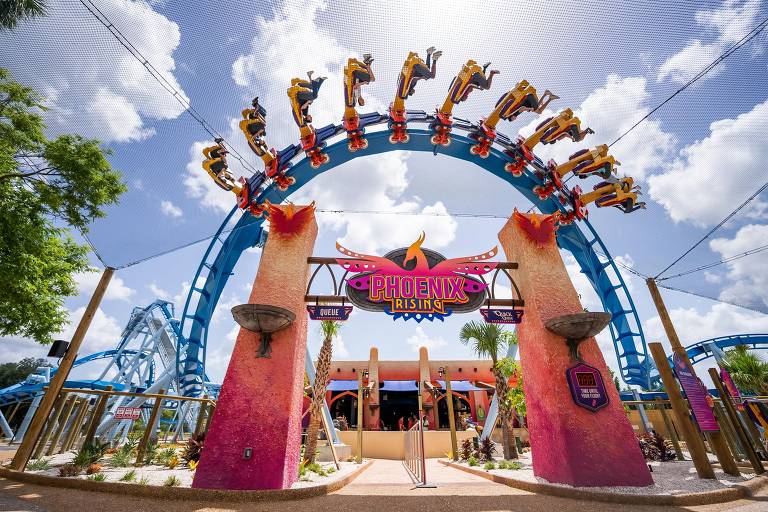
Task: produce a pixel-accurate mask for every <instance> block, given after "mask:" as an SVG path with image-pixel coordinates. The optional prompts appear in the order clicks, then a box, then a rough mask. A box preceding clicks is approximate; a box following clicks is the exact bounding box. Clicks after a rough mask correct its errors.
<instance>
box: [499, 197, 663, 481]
mask: <svg viewBox="0 0 768 512" xmlns="http://www.w3.org/2000/svg"><path fill="white" fill-rule="evenodd" d="M499 240H500V241H501V245H502V247H503V248H504V252H505V253H506V255H507V259H508V260H509V261H516V262H518V263H519V264H520V268H519V269H518V270H517V271H515V272H514V274H513V275H514V278H515V281H516V282H517V284H518V286H519V288H520V293H521V294H522V297H523V299H524V300H525V315H524V316H523V322H522V323H521V324H520V325H519V327H518V337H519V343H520V359H521V365H522V368H523V375H524V381H523V386H524V390H525V396H526V405H527V419H528V427H529V431H530V441H531V454H532V457H533V470H534V474H535V475H536V476H538V477H541V478H545V479H546V480H548V481H550V482H553V483H563V484H569V485H574V486H585V487H586V486H590V487H591V486H615V485H620V486H646V485H651V484H653V480H652V479H651V475H650V472H649V471H648V467H647V466H646V464H645V460H644V459H643V456H642V453H641V452H640V448H639V446H638V443H637V439H636V438H635V434H634V432H633V431H632V426H631V425H630V423H629V420H628V419H627V415H626V414H625V413H624V409H623V407H622V405H621V401H620V399H619V395H618V392H617V391H616V387H615V386H613V384H612V382H611V380H610V373H609V372H608V367H607V366H606V364H605V360H604V359H603V354H602V352H601V351H600V348H599V347H598V345H597V342H596V341H595V339H594V338H592V339H589V340H586V341H584V342H583V343H582V344H581V346H580V352H581V356H582V358H583V360H584V361H585V362H586V363H587V364H589V365H591V366H593V367H595V368H597V369H598V370H600V373H601V374H602V376H603V380H604V381H605V388H606V390H607V391H608V397H609V403H608V405H607V406H606V407H604V408H603V409H600V410H599V411H597V412H590V411H588V410H587V409H584V408H582V407H578V406H577V405H576V404H575V403H574V402H573V400H572V398H571V393H570V390H569V388H568V382H567V381H566V378H565V371H566V369H567V368H569V367H571V366H573V365H574V364H576V363H575V362H574V361H573V360H571V358H570V356H569V353H568V347H567V346H566V344H565V340H564V339H563V338H562V337H560V336H557V335H555V334H553V333H551V332H549V331H548V330H547V329H546V328H545V327H544V322H546V321H547V320H549V319H550V318H554V317H557V316H560V315H565V314H571V313H578V312H580V311H582V310H583V308H582V306H581V303H580V302H579V297H578V295H577V294H576V290H575V289H574V288H573V284H572V283H571V280H570V278H569V276H568V272H567V271H566V269H565V265H564V264H563V261H562V258H561V257H560V251H559V250H558V248H557V245H556V243H555V236H554V223H553V219H552V218H549V217H546V216H543V215H522V214H520V213H518V212H517V211H515V213H514V215H513V216H512V218H510V220H509V221H507V223H506V225H505V226H504V227H503V228H502V230H501V231H500V232H499Z"/></svg>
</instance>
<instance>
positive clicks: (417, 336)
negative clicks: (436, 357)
mask: <svg viewBox="0 0 768 512" xmlns="http://www.w3.org/2000/svg"><path fill="white" fill-rule="evenodd" d="M405 342H406V343H407V344H408V345H410V347H411V350H413V351H414V352H415V353H417V354H418V353H419V348H421V347H426V349H427V350H428V351H429V352H430V356H433V354H432V351H433V350H435V349H438V348H441V347H444V346H446V345H448V342H447V341H445V339H444V338H443V337H442V336H429V335H428V334H427V333H425V332H424V328H423V327H422V326H420V325H419V326H417V327H416V330H415V331H414V332H413V334H412V335H411V336H409V337H408V338H406V340H405Z"/></svg>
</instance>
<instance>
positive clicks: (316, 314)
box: [307, 305, 352, 322]
mask: <svg viewBox="0 0 768 512" xmlns="http://www.w3.org/2000/svg"><path fill="white" fill-rule="evenodd" d="M307 311H308V312H309V318H311V319H312V320H337V321H339V322H344V321H345V320H349V314H350V313H351V312H352V306H327V305H326V306H307Z"/></svg>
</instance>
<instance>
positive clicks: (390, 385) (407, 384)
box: [379, 380, 419, 391]
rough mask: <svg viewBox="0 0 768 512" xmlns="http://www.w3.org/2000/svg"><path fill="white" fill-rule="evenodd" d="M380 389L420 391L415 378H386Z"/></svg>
mask: <svg viewBox="0 0 768 512" xmlns="http://www.w3.org/2000/svg"><path fill="white" fill-rule="evenodd" d="M379 390H380V391H418V390H419V388H418V386H416V381H415V380H385V381H384V385H383V386H381V388H379Z"/></svg>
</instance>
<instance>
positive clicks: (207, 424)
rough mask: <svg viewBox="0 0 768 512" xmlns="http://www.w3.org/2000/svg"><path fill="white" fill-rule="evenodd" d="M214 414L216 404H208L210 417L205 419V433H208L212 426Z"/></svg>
mask: <svg viewBox="0 0 768 512" xmlns="http://www.w3.org/2000/svg"><path fill="white" fill-rule="evenodd" d="M214 412H216V404H214V403H211V404H208V416H207V417H206V418H205V430H204V431H203V432H206V433H207V432H208V427H210V426H211V420H212V419H213V413H214Z"/></svg>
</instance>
